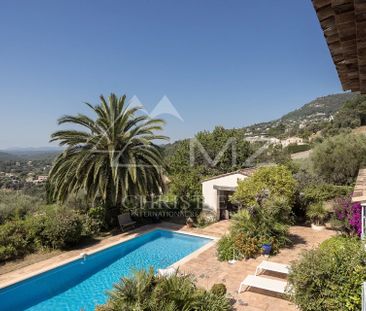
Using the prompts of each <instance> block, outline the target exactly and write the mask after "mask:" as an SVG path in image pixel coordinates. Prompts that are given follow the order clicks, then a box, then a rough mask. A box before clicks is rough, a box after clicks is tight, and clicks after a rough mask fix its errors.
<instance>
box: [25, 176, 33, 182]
mask: <svg viewBox="0 0 366 311" xmlns="http://www.w3.org/2000/svg"><path fill="white" fill-rule="evenodd" d="M25 182H29V183H30V182H33V176H28V177H27V178H26V179H25Z"/></svg>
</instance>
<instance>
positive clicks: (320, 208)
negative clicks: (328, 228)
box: [306, 202, 329, 231]
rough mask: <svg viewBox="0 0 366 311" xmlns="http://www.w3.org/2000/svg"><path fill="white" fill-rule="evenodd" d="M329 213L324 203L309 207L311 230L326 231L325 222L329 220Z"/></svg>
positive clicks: (308, 214)
mask: <svg viewBox="0 0 366 311" xmlns="http://www.w3.org/2000/svg"><path fill="white" fill-rule="evenodd" d="M328 214H329V213H328V211H327V209H326V208H325V207H324V204H323V202H318V203H314V204H311V205H309V206H308V208H307V210H306V216H307V217H308V218H309V219H310V221H311V228H312V229H313V230H315V231H321V230H324V229H325V225H324V224H325V221H326V219H327V218H328Z"/></svg>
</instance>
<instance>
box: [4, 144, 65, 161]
mask: <svg viewBox="0 0 366 311" xmlns="http://www.w3.org/2000/svg"><path fill="white" fill-rule="evenodd" d="M62 150H63V149H61V148H59V147H42V148H9V149H5V150H0V161H9V160H13V161H17V160H19V161H20V160H23V161H35V160H53V159H54V158H56V157H57V155H59V154H60V153H61V152H62ZM1 154H4V156H3V157H1Z"/></svg>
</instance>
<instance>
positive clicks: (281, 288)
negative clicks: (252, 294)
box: [238, 275, 287, 294]
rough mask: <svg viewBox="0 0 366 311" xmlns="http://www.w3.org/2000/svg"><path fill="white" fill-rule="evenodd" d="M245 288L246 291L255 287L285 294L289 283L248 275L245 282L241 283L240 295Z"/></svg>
mask: <svg viewBox="0 0 366 311" xmlns="http://www.w3.org/2000/svg"><path fill="white" fill-rule="evenodd" d="M243 286H244V290H247V289H248V288H249V287H255V288H260V289H264V290H268V291H270V292H275V293H280V294H284V293H285V290H286V287H287V282H285V281H280V280H274V279H269V278H264V277H261V276H256V275H248V276H247V277H246V278H245V279H244V281H243V282H241V283H240V286H239V290H238V293H240V292H241V291H242V289H243Z"/></svg>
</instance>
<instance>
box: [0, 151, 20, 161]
mask: <svg viewBox="0 0 366 311" xmlns="http://www.w3.org/2000/svg"><path fill="white" fill-rule="evenodd" d="M18 160H20V158H19V157H18V156H16V155H14V154H10V153H7V152H2V151H0V161H18Z"/></svg>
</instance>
